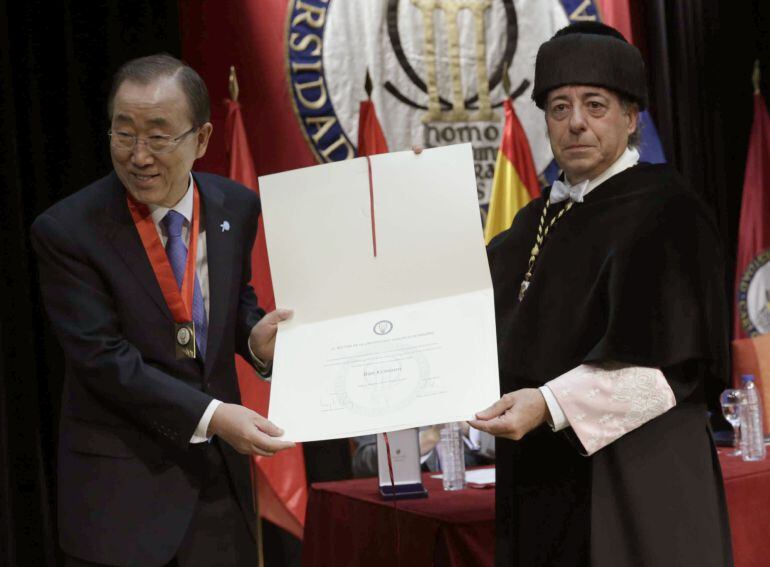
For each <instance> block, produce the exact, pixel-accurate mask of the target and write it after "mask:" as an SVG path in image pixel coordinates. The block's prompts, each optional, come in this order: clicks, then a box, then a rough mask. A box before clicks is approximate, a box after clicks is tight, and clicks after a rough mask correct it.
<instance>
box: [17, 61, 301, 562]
mask: <svg viewBox="0 0 770 567" xmlns="http://www.w3.org/2000/svg"><path fill="white" fill-rule="evenodd" d="M109 113H110V118H111V130H110V132H109V136H110V152H111V156H112V162H113V166H114V171H113V172H111V173H110V174H109V175H107V176H106V177H104V178H103V179H100V180H98V181H96V182H94V183H92V184H91V185H89V186H88V187H86V188H84V189H82V190H80V191H78V192H76V193H74V194H73V195H71V196H69V197H67V198H66V199H64V200H62V201H61V202H59V203H57V204H55V205H54V206H52V207H51V208H50V209H48V210H47V211H45V212H44V213H43V214H41V215H40V216H39V217H38V218H37V220H36V221H35V223H34V225H33V227H32V240H33V244H34V247H35V249H36V251H37V254H38V258H39V265H40V284H41V289H42V296H43V300H44V302H45V307H46V311H47V313H48V316H49V318H50V320H51V324H52V326H53V329H54V331H55V332H56V335H57V337H58V339H59V342H60V343H61V346H62V349H63V351H64V358H65V368H64V374H65V379H64V393H63V399H62V407H61V422H60V438H59V456H58V515H59V539H60V543H61V546H62V549H63V551H64V553H65V556H66V564H67V565H69V566H77V565H79V566H84V565H90V566H93V565H136V566H143V567H150V566H161V565H178V566H181V567H192V566H211V565H218V566H236V565H256V564H257V561H258V554H257V546H256V541H255V533H256V532H255V519H256V518H255V511H254V499H253V495H252V492H251V482H250V471H249V457H248V455H253V454H257V455H265V456H269V455H272V454H274V453H275V452H276V451H279V450H281V449H284V448H286V447H289V446H291V445H292V444H291V443H287V442H284V441H281V440H279V439H277V437H278V436H279V435H280V434H281V433H282V432H281V431H280V429H279V428H278V427H276V426H275V425H273V424H272V423H270V422H269V421H267V420H266V419H265V418H264V417H262V416H260V415H258V414H256V413H255V412H253V411H251V410H249V409H247V408H245V407H243V406H242V405H240V403H241V400H240V395H239V391H238V385H237V381H236V374H235V361H234V355H235V354H236V353H237V354H239V355H240V356H242V357H244V358H245V359H246V360H247V361H249V362H250V363H252V364H253V365H254V366H255V368H256V369H257V370H258V371H259V372H261V373H262V374H263V375H267V374H268V371H269V369H268V366H269V361H270V360H271V359H272V356H273V348H274V341H275V334H276V325H277V323H278V322H279V321H280V320H282V319H284V318H286V317H287V316H289V312H287V311H285V310H281V311H277V312H273V313H270V314H267V315H266V314H265V313H264V311H263V310H261V309H260V308H259V307H258V306H257V298H256V297H255V295H254V291H253V290H252V288H251V286H250V285H249V281H250V279H251V274H250V266H251V248H252V246H253V243H254V239H255V236H256V231H257V220H258V217H259V214H260V204H259V199H258V198H257V197H256V196H255V195H254V193H253V192H252V191H250V190H249V189H247V188H245V187H243V186H241V185H238V184H237V183H234V182H232V181H230V180H228V179H224V178H221V177H218V176H215V175H208V174H203V173H197V172H195V173H193V172H191V169H192V166H193V163H194V161H195V160H196V159H198V158H200V157H202V156H203V154H204V153H205V151H206V148H207V145H208V142H209V138H210V135H211V131H212V125H211V123H210V122H209V99H208V93H207V90H206V86H205V84H204V83H203V80H202V79H201V78H200V76H199V75H198V74H197V73H196V72H195V71H194V70H193V69H191V68H190V67H189V66H187V65H185V64H184V63H182V62H181V61H179V60H177V59H174V58H173V57H170V56H167V55H155V56H150V57H144V58H141V59H136V60H133V61H130V62H128V63H126V64H125V65H124V66H123V67H122V68H121V69H120V70H119V71H118V73H117V74H116V76H115V79H114V83H113V88H112V92H111V94H110V98H109Z"/></svg>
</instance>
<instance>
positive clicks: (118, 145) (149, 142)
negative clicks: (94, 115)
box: [107, 126, 198, 154]
mask: <svg viewBox="0 0 770 567" xmlns="http://www.w3.org/2000/svg"><path fill="white" fill-rule="evenodd" d="M197 129H198V126H193V127H192V128H190V129H189V130H188V131H187V132H185V133H184V134H180V135H179V136H176V137H171V136H161V135H156V136H147V137H146V138H141V137H139V136H134V135H133V134H129V133H128V132H114V131H113V130H110V131H109V132H107V135H108V136H109V137H110V145H111V146H112V147H113V149H116V150H121V151H130V150H133V149H134V148H135V147H136V144H138V143H139V142H140V141H141V142H144V147H145V148H147V151H148V152H150V153H152V154H167V153H170V152H173V151H174V149H175V148H176V147H177V146H178V145H179V143H180V142H181V141H182V140H183V139H184V138H185V137H186V136H189V135H190V134H192V133H193V132H195V131H196V130H197Z"/></svg>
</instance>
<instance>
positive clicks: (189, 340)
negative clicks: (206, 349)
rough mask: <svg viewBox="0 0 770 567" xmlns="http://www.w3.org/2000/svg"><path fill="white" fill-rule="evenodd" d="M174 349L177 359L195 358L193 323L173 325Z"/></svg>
mask: <svg viewBox="0 0 770 567" xmlns="http://www.w3.org/2000/svg"><path fill="white" fill-rule="evenodd" d="M174 349H175V351H176V357H177V358H195V323H193V322H192V321H190V322H189V323H176V324H175V325H174Z"/></svg>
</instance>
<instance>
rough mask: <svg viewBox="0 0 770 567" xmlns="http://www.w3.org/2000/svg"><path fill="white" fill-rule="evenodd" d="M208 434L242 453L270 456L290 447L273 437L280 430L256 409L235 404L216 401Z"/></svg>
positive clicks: (290, 444) (289, 443)
mask: <svg viewBox="0 0 770 567" xmlns="http://www.w3.org/2000/svg"><path fill="white" fill-rule="evenodd" d="M208 434H209V435H218V436H219V437H221V438H222V439H223V440H224V441H227V442H228V443H229V444H230V445H231V446H232V447H233V449H235V450H236V451H238V452H239V453H242V454H244V455H261V456H263V457H272V456H273V455H274V454H275V453H277V452H278V451H281V450H283V449H289V448H291V447H294V443H291V442H290V441H280V440H278V439H276V437H278V436H280V435H283V430H282V429H281V428H280V427H278V426H276V425H274V424H272V423H271V422H269V421H268V420H267V419H265V418H264V417H262V416H261V415H259V414H258V413H257V412H255V411H252V410H250V409H249V408H246V407H243V406H239V405H238V404H220V405H219V407H217V409H216V410H215V411H214V415H212V416H211V421H210V422H209V430H208Z"/></svg>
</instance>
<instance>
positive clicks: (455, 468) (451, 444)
mask: <svg viewBox="0 0 770 567" xmlns="http://www.w3.org/2000/svg"><path fill="white" fill-rule="evenodd" d="M437 448H438V458H439V462H440V463H441V474H442V476H443V482H444V490H462V489H463V488H465V446H464V442H463V433H462V426H461V425H460V422H458V421H455V422H453V423H446V424H444V426H443V427H442V428H441V432H440V438H439V442H438V447H437Z"/></svg>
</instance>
